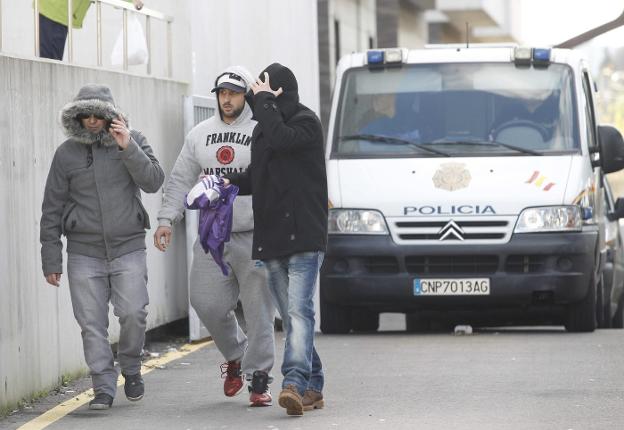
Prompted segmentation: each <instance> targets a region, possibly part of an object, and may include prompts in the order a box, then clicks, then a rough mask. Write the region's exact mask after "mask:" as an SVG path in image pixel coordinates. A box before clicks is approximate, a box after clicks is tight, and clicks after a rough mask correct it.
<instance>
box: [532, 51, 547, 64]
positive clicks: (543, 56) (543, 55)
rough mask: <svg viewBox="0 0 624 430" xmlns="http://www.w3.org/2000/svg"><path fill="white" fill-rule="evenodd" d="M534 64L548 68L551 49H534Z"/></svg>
mask: <svg viewBox="0 0 624 430" xmlns="http://www.w3.org/2000/svg"><path fill="white" fill-rule="evenodd" d="M533 64H534V65H536V66H537V65H540V66H546V65H548V64H550V49H545V48H533Z"/></svg>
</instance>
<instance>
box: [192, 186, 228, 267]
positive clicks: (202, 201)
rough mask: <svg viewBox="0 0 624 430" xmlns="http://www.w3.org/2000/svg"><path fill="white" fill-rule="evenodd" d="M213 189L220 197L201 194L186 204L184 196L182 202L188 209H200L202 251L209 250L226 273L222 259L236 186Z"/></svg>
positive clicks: (215, 187)
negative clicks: (213, 197) (210, 197)
mask: <svg viewBox="0 0 624 430" xmlns="http://www.w3.org/2000/svg"><path fill="white" fill-rule="evenodd" d="M213 189H215V190H217V191H218V192H219V195H220V197H219V198H218V199H214V200H213V201H210V199H209V198H208V197H207V196H206V195H205V194H201V195H200V196H199V197H197V198H196V199H195V200H194V201H193V202H192V204H190V205H189V204H188V202H187V201H186V198H185V199H184V204H185V206H186V207H187V208H188V209H200V211H199V231H198V233H199V242H200V243H201V246H202V248H203V249H204V252H206V253H208V252H210V255H212V258H213V259H214V261H215V263H217V264H218V265H219V267H221V271H222V272H223V275H225V276H227V275H228V267H227V264H226V263H225V262H224V261H223V250H224V248H225V242H229V241H230V233H231V232H232V205H233V204H234V199H235V198H236V196H237V195H238V187H237V186H236V185H230V186H229V187H227V188H224V187H223V186H221V185H215V186H214V187H213Z"/></svg>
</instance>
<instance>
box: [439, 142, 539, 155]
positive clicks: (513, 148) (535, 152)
mask: <svg viewBox="0 0 624 430" xmlns="http://www.w3.org/2000/svg"><path fill="white" fill-rule="evenodd" d="M440 143H457V144H460V145H470V146H498V147H501V146H502V147H503V148H507V149H511V150H513V151H517V152H522V153H524V154H531V155H544V153H543V152H539V151H534V150H533V149H527V148H522V147H520V146H515V145H510V144H508V143H503V142H498V141H496V140H437V141H435V142H430V143H427V145H435V144H440Z"/></svg>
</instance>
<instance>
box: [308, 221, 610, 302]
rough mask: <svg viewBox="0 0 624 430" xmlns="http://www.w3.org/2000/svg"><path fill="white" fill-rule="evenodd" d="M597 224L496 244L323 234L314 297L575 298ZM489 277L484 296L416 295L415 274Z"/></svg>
mask: <svg viewBox="0 0 624 430" xmlns="http://www.w3.org/2000/svg"><path fill="white" fill-rule="evenodd" d="M597 240H598V231H597V229H591V230H584V231H582V232H570V233H538V234H515V235H513V236H512V239H511V240H510V241H509V242H508V243H505V244H499V245H467V244H461V245H454V244H453V245H446V244H445V245H424V246H423V245H417V246H416V245H412V246H406V245H400V246H399V245H397V244H395V243H394V242H393V241H392V238H391V237H390V236H355V235H354V236H349V235H330V237H329V241H328V246H327V253H326V255H325V261H324V263H323V267H322V269H321V277H320V294H321V299H322V300H324V301H326V302H329V303H332V304H335V305H340V306H345V307H365V308H369V309H372V310H376V311H379V312H411V311H417V310H475V309H487V308H490V309H495V308H501V307H528V306H530V305H536V304H542V305H546V304H548V305H565V304H568V303H574V302H578V301H580V300H582V299H583V298H584V297H585V295H586V293H587V290H588V287H589V285H590V280H591V276H592V271H593V270H594V266H595V264H596V243H597ZM426 278H436V279H439V278H488V279H489V280H490V294H489V295H485V296H476V295H473V296H468V295H462V296H422V295H415V294H414V280H415V279H426Z"/></svg>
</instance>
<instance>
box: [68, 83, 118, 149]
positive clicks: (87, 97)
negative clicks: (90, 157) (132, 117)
mask: <svg viewBox="0 0 624 430" xmlns="http://www.w3.org/2000/svg"><path fill="white" fill-rule="evenodd" d="M80 114H87V115H97V116H101V117H102V118H104V119H105V120H106V121H107V122H110V121H112V120H113V119H114V118H117V116H121V117H122V118H123V119H124V121H126V124H127V125H128V128H130V127H129V122H128V118H127V115H126V114H124V113H123V112H121V111H120V110H119V109H118V108H117V106H115V101H114V100H113V95H112V93H111V90H110V88H108V87H107V86H105V85H98V84H87V85H85V86H84V87H82V88H80V91H78V95H76V97H75V98H74V100H73V101H72V102H70V103H67V104H66V105H65V106H63V108H62V109H61V113H60V117H61V118H60V120H61V125H62V126H63V131H64V132H65V135H66V136H67V137H68V138H71V139H73V140H75V141H77V142H80V143H84V144H85V145H91V144H93V143H96V142H98V141H99V142H101V143H102V144H103V145H106V146H112V145H116V144H117V142H116V141H115V139H114V138H113V136H112V135H111V134H110V133H109V131H108V127H105V128H104V129H102V131H100V132H99V133H91V132H90V131H89V130H87V129H86V128H84V127H83V126H82V123H81V121H80V120H79V119H78V118H77V116H78V115H80Z"/></svg>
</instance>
